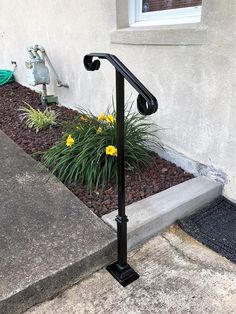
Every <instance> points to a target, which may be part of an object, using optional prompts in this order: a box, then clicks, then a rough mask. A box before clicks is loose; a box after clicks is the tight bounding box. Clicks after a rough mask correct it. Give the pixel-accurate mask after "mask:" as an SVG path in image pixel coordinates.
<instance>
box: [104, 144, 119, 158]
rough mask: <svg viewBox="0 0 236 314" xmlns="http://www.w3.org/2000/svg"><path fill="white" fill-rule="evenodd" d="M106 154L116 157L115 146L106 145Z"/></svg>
mask: <svg viewBox="0 0 236 314" xmlns="http://www.w3.org/2000/svg"><path fill="white" fill-rule="evenodd" d="M106 154H107V155H111V156H116V157H117V148H116V147H115V146H113V145H109V146H107V147H106Z"/></svg>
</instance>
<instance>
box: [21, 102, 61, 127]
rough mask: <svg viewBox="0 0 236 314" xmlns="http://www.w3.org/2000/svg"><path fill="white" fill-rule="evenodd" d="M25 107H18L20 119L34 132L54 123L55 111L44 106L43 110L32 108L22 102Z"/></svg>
mask: <svg viewBox="0 0 236 314" xmlns="http://www.w3.org/2000/svg"><path fill="white" fill-rule="evenodd" d="M24 103H25V104H26V105H27V107H23V108H20V109H19V110H20V111H22V113H21V114H20V116H21V118H22V120H24V121H25V123H26V125H27V126H28V127H29V128H34V129H35V131H36V133H38V132H39V131H40V130H42V129H44V128H48V127H52V126H54V125H56V124H57V123H56V119H57V113H56V112H55V111H54V110H51V109H49V108H46V109H45V110H44V111H40V110H39V109H34V108H33V107H31V106H30V105H29V104H27V103H26V102H24Z"/></svg>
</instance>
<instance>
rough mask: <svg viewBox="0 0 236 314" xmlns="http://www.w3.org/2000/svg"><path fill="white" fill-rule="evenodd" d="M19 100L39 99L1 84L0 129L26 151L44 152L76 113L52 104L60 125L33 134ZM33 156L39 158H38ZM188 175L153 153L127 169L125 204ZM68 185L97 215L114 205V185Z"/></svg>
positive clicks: (32, 102) (32, 101)
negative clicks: (102, 187) (91, 189)
mask: <svg viewBox="0 0 236 314" xmlns="http://www.w3.org/2000/svg"><path fill="white" fill-rule="evenodd" d="M22 101H25V102H27V103H28V104H30V105H31V106H33V107H37V105H38V104H39V103H40V98H39V95H38V94H37V93H35V92H34V91H32V90H30V89H28V88H26V87H23V86H21V85H19V84H18V83H12V84H8V85H4V86H1V87H0V128H1V130H2V131H3V132H5V133H6V134H7V135H8V136H9V137H10V138H11V139H12V140H13V141H15V142H16V143H17V144H18V145H19V146H20V147H21V148H22V149H24V150H25V151H26V152H27V153H28V154H32V153H35V152H41V151H45V150H47V149H48V148H49V147H51V146H52V145H53V144H54V143H55V142H56V141H57V140H58V139H59V138H60V137H61V135H62V134H63V130H64V128H63V122H68V120H73V119H74V118H75V116H76V114H77V112H76V111H75V110H71V109H68V108H65V107H59V106H56V105H53V106H52V108H53V109H54V110H56V111H57V112H58V113H59V118H58V120H59V122H60V123H61V125H59V126H57V127H54V128H51V129H45V130H42V131H40V132H39V133H38V134H36V133H35V131H34V130H33V129H28V128H27V127H26V125H25V123H24V122H22V121H21V119H20V116H19V111H18V109H19V108H20V107H22V106H24V105H25V104H23V102H22ZM32 157H34V158H35V159H37V160H39V157H36V156H34V155H33V156H32ZM191 178H193V175H192V174H189V173H186V172H185V171H184V170H182V169H181V168H179V167H177V166H176V165H174V164H173V163H171V162H169V161H166V160H164V159H161V158H160V157H159V156H158V155H156V154H155V155H154V162H152V163H151V164H150V166H149V167H142V168H141V169H140V171H139V172H137V171H135V172H129V171H127V173H126V203H127V204H131V203H133V202H135V201H138V200H140V199H143V198H145V197H148V196H150V195H153V194H155V193H157V192H160V191H163V190H165V189H167V188H169V187H171V186H173V185H176V184H179V183H181V182H184V181H186V180H189V179H191ZM67 186H68V188H69V189H70V190H71V191H72V192H73V193H74V194H75V195H76V196H78V197H79V198H80V199H81V200H82V201H83V202H84V203H85V204H86V205H87V206H88V207H89V208H90V209H91V210H92V211H93V212H94V213H95V214H97V215H98V216H99V217H101V216H102V215H104V214H106V213H109V212H111V211H112V210H114V209H116V208H117V188H116V185H115V184H113V185H112V184H109V185H108V186H107V188H106V190H105V191H101V190H99V189H98V191H94V192H93V193H91V194H90V193H89V192H88V191H87V189H86V187H85V186H81V185H75V184H70V185H67Z"/></svg>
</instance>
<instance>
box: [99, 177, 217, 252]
mask: <svg viewBox="0 0 236 314" xmlns="http://www.w3.org/2000/svg"><path fill="white" fill-rule="evenodd" d="M221 193H222V185H221V184H220V183H218V182H214V181H210V180H208V179H206V178H203V177H198V178H194V179H191V180H188V181H186V182H183V183H181V184H178V185H176V186H173V187H171V188H169V189H167V190H165V191H163V192H160V193H157V194H155V195H152V196H150V197H147V198H146V199H143V200H141V201H138V202H135V203H133V204H131V205H128V206H127V207H126V213H127V216H128V218H129V222H128V249H132V248H133V247H135V246H137V245H138V244H140V243H142V242H144V241H145V240H147V239H149V238H150V237H152V236H154V235H156V234H158V233H159V232H160V231H162V230H164V229H165V228H167V227H169V226H170V225H172V224H173V223H174V222H176V220H178V219H181V218H183V217H186V216H188V215H191V214H192V213H194V212H195V211H197V210H198V209H200V208H202V207H203V206H205V205H207V204H208V203H210V202H211V201H213V200H214V199H216V198H217V197H218V196H220V195H221ZM116 215H117V211H113V212H111V213H109V214H107V215H104V216H103V217H102V219H103V221H104V222H106V223H107V224H108V225H109V226H111V227H112V228H113V229H114V230H116V222H115V217H116Z"/></svg>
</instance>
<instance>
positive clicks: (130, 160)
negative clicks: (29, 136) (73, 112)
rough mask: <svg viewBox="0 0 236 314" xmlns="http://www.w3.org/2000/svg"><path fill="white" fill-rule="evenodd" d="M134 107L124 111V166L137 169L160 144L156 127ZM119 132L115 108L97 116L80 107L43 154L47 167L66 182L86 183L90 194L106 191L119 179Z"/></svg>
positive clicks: (146, 161) (148, 160)
mask: <svg viewBox="0 0 236 314" xmlns="http://www.w3.org/2000/svg"><path fill="white" fill-rule="evenodd" d="M131 108H132V105H131V106H130V108H129V109H128V107H127V106H126V110H125V135H126V137H125V167H126V169H127V170H138V169H139V166H140V165H141V164H142V165H147V164H148V163H149V162H150V158H152V157H151V156H152V154H151V153H150V151H151V150H152V149H153V148H154V147H155V146H158V145H160V142H159V140H158V137H157V133H156V131H157V127H156V125H155V124H154V123H153V122H151V121H150V120H149V119H148V118H144V117H143V116H140V114H138V113H134V112H132V110H131ZM116 129H117V123H116V112H115V110H114V108H113V107H110V108H108V109H107V111H106V112H104V113H100V114H99V115H98V116H95V115H94V114H93V113H91V112H89V111H86V110H84V109H83V108H80V111H79V113H78V116H77V118H76V120H75V121H74V122H73V123H71V122H70V123H69V124H68V125H67V127H66V131H65V134H64V136H63V137H62V138H61V140H59V141H58V142H57V143H56V144H55V145H54V146H53V147H51V148H50V149H49V150H48V151H46V152H45V153H44V156H43V161H44V164H45V166H46V167H48V168H49V169H50V170H51V171H52V173H53V174H55V175H56V176H57V177H58V178H59V179H60V180H61V181H62V182H64V183H79V184H85V185H86V186H87V187H88V189H89V190H90V191H91V190H92V189H97V188H98V187H99V186H100V187H102V188H105V186H106V184H107V183H108V182H112V181H113V180H116V179H117V155H118V154H119V152H118V151H117V147H116V142H117V141H116V139H117V138H116V137H117V134H116Z"/></svg>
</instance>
